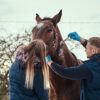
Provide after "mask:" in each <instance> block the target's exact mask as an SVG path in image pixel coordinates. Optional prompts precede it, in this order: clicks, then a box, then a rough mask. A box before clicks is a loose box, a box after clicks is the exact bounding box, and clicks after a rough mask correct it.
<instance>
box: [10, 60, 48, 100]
mask: <svg viewBox="0 0 100 100" xmlns="http://www.w3.org/2000/svg"><path fill="white" fill-rule="evenodd" d="M34 70H35V76H34V86H33V89H27V88H26V87H25V71H26V69H25V66H24V67H22V62H21V61H20V60H17V61H15V62H14V63H13V64H12V66H11V69H10V73H9V93H10V100H48V93H47V90H45V89H44V86H43V77H42V70H41V64H40V63H37V64H36V66H35V69H34Z"/></svg>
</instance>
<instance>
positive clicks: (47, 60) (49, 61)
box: [45, 56, 53, 66]
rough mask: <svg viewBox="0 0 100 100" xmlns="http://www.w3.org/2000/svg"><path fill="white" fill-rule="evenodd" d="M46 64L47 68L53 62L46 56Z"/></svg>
mask: <svg viewBox="0 0 100 100" xmlns="http://www.w3.org/2000/svg"><path fill="white" fill-rule="evenodd" d="M45 59H46V63H47V64H48V65H49V66H51V63H52V62H53V61H52V60H51V57H50V56H46V58H45Z"/></svg>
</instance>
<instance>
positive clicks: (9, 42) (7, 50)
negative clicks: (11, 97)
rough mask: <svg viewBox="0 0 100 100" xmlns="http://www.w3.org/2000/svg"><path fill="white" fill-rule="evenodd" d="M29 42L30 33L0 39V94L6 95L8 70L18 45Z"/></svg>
mask: <svg viewBox="0 0 100 100" xmlns="http://www.w3.org/2000/svg"><path fill="white" fill-rule="evenodd" d="M30 41H31V33H28V32H27V31H25V34H17V35H15V36H14V35H9V36H8V37H6V38H1V39H0V92H2V93H6V92H8V89H9V79H8V76H9V69H10V67H11V64H12V63H13V61H14V52H15V51H16V49H17V48H18V47H19V46H20V45H25V44H27V43H29V42H30Z"/></svg>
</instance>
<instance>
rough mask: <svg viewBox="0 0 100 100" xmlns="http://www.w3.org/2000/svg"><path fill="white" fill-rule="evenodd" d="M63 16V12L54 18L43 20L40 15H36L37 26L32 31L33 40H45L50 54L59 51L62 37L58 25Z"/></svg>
mask: <svg viewBox="0 0 100 100" xmlns="http://www.w3.org/2000/svg"><path fill="white" fill-rule="evenodd" d="M61 15H62V10H61V11H60V12H59V13H58V14H56V15H55V16H54V17H53V18H44V19H41V18H40V16H39V15H38V14H36V21H37V25H36V26H35V27H34V28H33V30H32V39H41V40H43V41H44V42H45V43H46V45H47V48H48V53H49V54H51V52H52V54H53V53H55V52H56V51H57V48H58V46H59V43H60V41H61V40H62V37H61V35H60V32H59V29H58V27H57V23H58V22H59V21H60V19H61Z"/></svg>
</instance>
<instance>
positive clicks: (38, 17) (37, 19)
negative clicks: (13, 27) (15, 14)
mask: <svg viewBox="0 0 100 100" xmlns="http://www.w3.org/2000/svg"><path fill="white" fill-rule="evenodd" d="M41 20H42V19H41V18H40V16H39V15H38V14H36V21H37V23H39V22H40V21H41Z"/></svg>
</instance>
